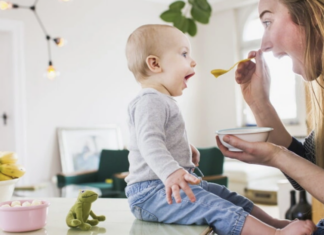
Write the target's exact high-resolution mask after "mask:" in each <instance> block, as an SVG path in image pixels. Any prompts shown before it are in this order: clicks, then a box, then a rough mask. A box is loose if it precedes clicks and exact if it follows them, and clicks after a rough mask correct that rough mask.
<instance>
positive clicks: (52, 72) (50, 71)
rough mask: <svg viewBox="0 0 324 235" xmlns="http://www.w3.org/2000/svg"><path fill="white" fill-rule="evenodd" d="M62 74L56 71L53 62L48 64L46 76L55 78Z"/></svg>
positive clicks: (50, 78) (51, 78)
mask: <svg viewBox="0 0 324 235" xmlns="http://www.w3.org/2000/svg"><path fill="white" fill-rule="evenodd" d="M59 75H60V73H59V72H58V71H56V69H55V68H54V66H53V64H52V62H49V64H48V68H47V71H46V77H47V78H48V79H49V80H54V79H55V78H57V77H58V76H59Z"/></svg>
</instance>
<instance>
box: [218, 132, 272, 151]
mask: <svg viewBox="0 0 324 235" xmlns="http://www.w3.org/2000/svg"><path fill="white" fill-rule="evenodd" d="M272 130H273V128H270V127H243V128H233V129H224V130H219V131H216V134H217V135H218V136H219V138H220V141H221V142H222V144H223V145H224V146H225V147H226V148H228V150H230V151H234V152H241V151H242V150H241V149H238V148H234V147H233V146H232V145H230V144H228V143H226V142H224V141H223V137H224V136H225V135H235V136H237V137H238V138H240V139H242V140H246V141H249V142H265V141H267V139H268V136H269V133H270V131H272Z"/></svg>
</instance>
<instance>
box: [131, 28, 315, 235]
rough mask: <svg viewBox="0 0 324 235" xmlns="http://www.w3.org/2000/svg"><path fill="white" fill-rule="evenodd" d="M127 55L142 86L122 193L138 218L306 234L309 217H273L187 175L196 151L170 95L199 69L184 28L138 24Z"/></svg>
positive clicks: (224, 231) (221, 229)
mask: <svg viewBox="0 0 324 235" xmlns="http://www.w3.org/2000/svg"><path fill="white" fill-rule="evenodd" d="M126 56H127V61H128V67H129V69H130V70H131V71H132V73H133V74H134V76H135V78H136V80H137V81H138V82H139V83H140V84H141V87H142V90H141V91H140V93H139V94H138V95H137V97H136V98H135V99H134V100H133V101H132V102H131V103H130V104H129V108H128V114H129V128H130V142H129V151H130V153H129V162H130V168H129V175H128V176H127V177H126V182H127V187H126V189H125V191H126V195H127V198H128V202H129V205H130V208H131V210H132V213H133V214H134V215H135V217H136V218H138V219H140V220H145V221H154V222H162V223H175V224H200V225H202V224H208V225H210V226H212V227H213V229H214V231H215V232H216V233H217V234H219V235H229V234H231V235H239V234H242V235H245V234H249V235H254V234H256V235H260V234H262V235H268V234H269V235H270V234H271V235H275V234H289V235H291V234H294V235H297V234H300V235H302V234H311V232H312V231H313V230H314V224H313V223H312V222H311V221H293V222H290V221H287V220H278V219H274V218H272V217H271V216H269V215H267V214H266V213H265V212H264V211H262V210H261V209H260V208H259V207H257V206H255V205H253V203H252V202H251V201H250V200H248V199H247V198H245V197H243V196H240V195H238V194H237V193H235V192H231V191H229V190H228V189H227V188H226V187H224V186H221V185H218V184H215V183H209V182H207V181H203V180H202V181H200V179H198V178H197V176H196V175H195V174H193V173H192V172H193V169H194V168H195V164H194V163H193V162H195V161H196V164H197V155H199V154H198V153H197V150H196V148H194V147H193V146H192V145H190V143H189V141H188V138H187V133H186V129H185V123H184V121H183V118H182V115H181V112H180V110H179V107H178V105H177V102H176V101H175V99H174V98H173V97H175V96H180V95H182V91H183V90H184V89H185V88H187V83H188V80H189V79H190V78H191V77H192V76H193V75H194V74H195V66H196V62H195V61H194V60H193V58H192V57H191V49H190V43H189V40H188V38H187V37H186V36H185V35H184V34H183V33H182V32H181V31H179V30H178V29H176V28H174V27H171V26H167V25H144V26H141V27H139V28H138V29H136V30H135V31H134V32H133V33H132V34H131V35H130V37H129V38H128V41H127V46H126ZM193 157H194V158H193ZM211 167H212V166H211ZM172 196H173V199H172ZM281 228H283V229H281Z"/></svg>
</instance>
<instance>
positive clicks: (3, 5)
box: [0, 0, 70, 80]
mask: <svg viewBox="0 0 324 235" xmlns="http://www.w3.org/2000/svg"><path fill="white" fill-rule="evenodd" d="M38 1H39V0H35V2H34V4H33V5H32V6H21V5H18V4H14V3H11V2H7V1H0V10H11V9H28V10H31V11H32V12H33V13H34V15H35V17H36V20H37V22H38V24H39V26H40V27H41V29H42V31H43V33H44V35H45V39H46V40H47V51H48V58H49V60H48V68H47V71H46V76H47V78H48V79H50V80H53V79H55V78H56V77H57V76H58V75H59V72H58V71H57V70H56V69H55V68H54V66H53V62H52V54H51V45H50V42H51V41H53V42H54V43H55V45H57V46H58V47H62V46H64V45H65V44H66V40H64V39H63V38H61V37H56V38H52V37H51V36H50V35H49V34H48V32H47V30H46V28H45V27H44V24H43V23H42V21H41V19H40V17H39V16H38V14H37V11H36V6H37V3H38ZM61 1H63V2H68V1H70V0H61Z"/></svg>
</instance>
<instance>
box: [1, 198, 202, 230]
mask: <svg viewBox="0 0 324 235" xmlns="http://www.w3.org/2000/svg"><path fill="white" fill-rule="evenodd" d="M19 199H21V198H15V200H19ZM24 199H28V198H24ZM42 200H45V201H48V202H49V203H50V206H49V208H48V209H49V210H48V217H47V224H46V226H45V227H44V228H42V229H40V230H36V231H32V232H26V233H6V232H3V231H2V230H0V235H4V234H6V235H15V234H20V235H22V234H32V235H96V234H113V235H151V234H154V235H182V234H186V235H200V234H205V232H204V231H206V229H208V226H207V225H206V226H197V225H191V226H182V225H167V224H160V223H150V222H143V221H140V220H137V219H135V217H134V216H133V214H132V213H131V211H130V209H129V207H128V203H127V199H110V198H109V199H108V198H99V199H97V200H96V201H95V202H93V203H92V207H91V209H92V210H93V211H94V213H95V214H96V215H104V216H106V220H105V221H103V222H100V223H99V224H98V225H97V226H94V227H92V228H91V229H90V230H89V231H81V230H79V229H71V228H69V227H68V226H67V225H66V223H65V217H66V215H67V213H68V212H69V210H70V208H71V207H72V206H73V205H74V203H75V201H76V199H75V198H42Z"/></svg>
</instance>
